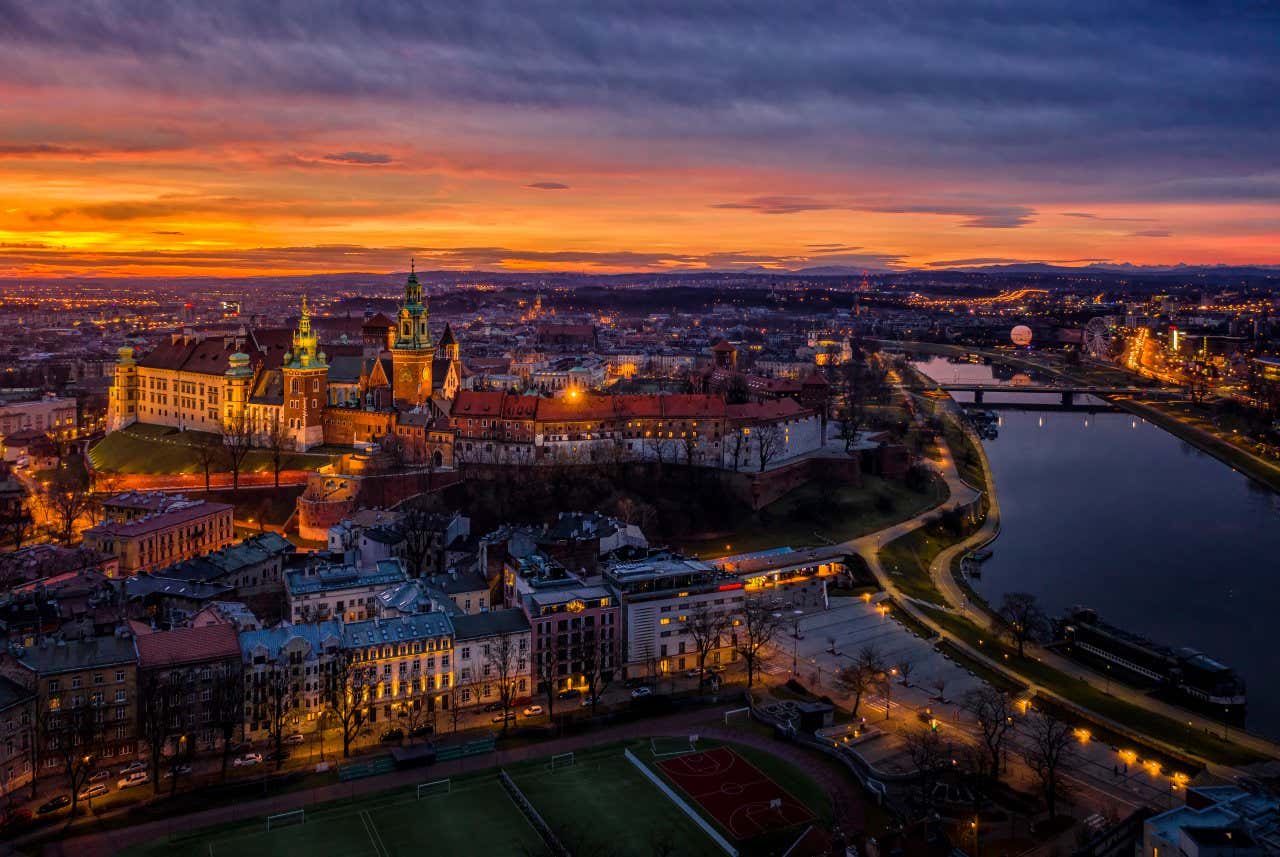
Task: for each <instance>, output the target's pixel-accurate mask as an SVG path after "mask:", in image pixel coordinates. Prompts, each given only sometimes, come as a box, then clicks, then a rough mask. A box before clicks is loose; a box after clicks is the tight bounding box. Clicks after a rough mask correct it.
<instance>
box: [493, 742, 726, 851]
mask: <svg viewBox="0 0 1280 857" xmlns="http://www.w3.org/2000/svg"><path fill="white" fill-rule="evenodd" d="M648 749H649V746H648V742H647V741H646V742H644V743H643V745H642V747H641V745H637V746H635V747H633V748H632V752H634V753H636V754H637V755H639V756H640V758H641V759H642V760H644V761H645V763H646V764H647V765H649V766H650V768H651V769H652V768H653V765H652V763H651V761H650V760H649V759H648V758H646V757H648V756H650V754H649V752H648ZM507 773H509V774H510V775H511V777H512V779H514V780H515V782H516V785H518V786H519V787H520V790H521V791H523V792H524V794H525V796H526V797H527V798H529V801H530V802H531V803H532V804H533V806H534V808H535V809H537V810H538V812H539V813H540V814H541V815H542V817H543V819H544V820H545V821H546V822H547V824H549V825H550V826H551V829H552V830H555V831H556V832H557V835H559V836H561V838H562V839H563V840H564V842H565V845H566V846H567V847H568V848H569V850H570V851H573V852H575V853H592V852H594V851H597V850H602V851H603V850H607V852H608V853H610V854H616V855H619V857H628V855H629V857H649V855H651V854H653V853H655V844H656V841H657V840H656V839H655V837H656V836H657V835H662V836H665V837H666V838H667V839H669V840H670V841H671V842H673V843H675V844H676V848H677V853H679V854H681V855H691V857H716V855H723V853H724V852H723V851H721V850H720V848H719V847H718V846H717V845H716V844H715V843H714V842H712V841H711V838H710V837H709V836H707V835H706V834H705V833H704V832H702V830H700V829H699V828H698V827H697V826H696V825H695V824H694V823H693V822H692V821H690V820H689V819H688V817H687V816H685V815H684V813H682V812H680V811H679V810H678V809H676V807H675V805H674V804H672V802H671V799H670V798H668V797H667V796H666V795H664V794H663V793H662V792H661V791H659V790H658V787H657V786H655V785H653V783H651V782H649V781H648V780H647V779H645V778H644V775H643V774H641V773H640V772H639V771H638V770H636V769H635V767H633V766H632V764H631V763H630V762H628V761H627V760H626V758H625V757H624V756H623V755H622V748H621V747H619V746H616V745H615V746H611V747H609V748H607V749H604V750H601V751H600V752H596V753H592V754H590V755H586V754H583V753H578V754H577V755H576V757H575V763H574V764H573V766H572V767H568V768H562V769H560V770H557V771H551V770H549V769H548V767H547V761H546V760H545V759H543V760H540V761H537V762H530V763H526V764H523V765H518V766H515V767H512V768H508V769H507ZM472 853H482V852H479V851H476V852H472Z"/></svg>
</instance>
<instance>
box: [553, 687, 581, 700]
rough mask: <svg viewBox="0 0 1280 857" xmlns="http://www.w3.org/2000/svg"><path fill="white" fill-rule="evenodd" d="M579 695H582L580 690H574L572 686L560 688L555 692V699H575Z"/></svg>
mask: <svg viewBox="0 0 1280 857" xmlns="http://www.w3.org/2000/svg"><path fill="white" fill-rule="evenodd" d="M580 696H582V691H580V690H575V689H574V688H572V687H571V688H569V689H568V690H562V691H560V692H559V693H557V694H556V698H557V699H577V698H578V697H580Z"/></svg>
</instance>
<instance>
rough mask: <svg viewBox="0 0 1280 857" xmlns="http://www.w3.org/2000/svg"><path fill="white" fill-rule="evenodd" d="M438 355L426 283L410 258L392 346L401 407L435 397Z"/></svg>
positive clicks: (394, 389) (395, 391) (409, 407)
mask: <svg viewBox="0 0 1280 857" xmlns="http://www.w3.org/2000/svg"><path fill="white" fill-rule="evenodd" d="M435 356H436V348H435V345H433V344H432V342H431V332H430V331H429V330H428V329H427V304H426V300H425V299H424V298H423V296H422V284H421V283H419V282H418V273H417V271H416V270H415V269H414V267H413V263H412V262H410V263H409V279H408V280H406V281H405V284H404V303H403V304H401V306H400V311H399V312H398V313H396V336H395V342H394V343H392V346H391V375H392V378H391V395H392V397H393V399H394V400H395V405H396V407H397V408H400V409H402V410H412V409H413V408H417V407H420V406H422V405H425V404H426V403H427V401H428V400H429V399H430V398H431V363H432V361H433V360H435Z"/></svg>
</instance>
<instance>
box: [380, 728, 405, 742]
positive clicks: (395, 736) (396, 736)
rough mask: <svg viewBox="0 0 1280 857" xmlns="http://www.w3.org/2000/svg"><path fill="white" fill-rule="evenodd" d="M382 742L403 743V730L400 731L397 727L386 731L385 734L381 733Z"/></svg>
mask: <svg viewBox="0 0 1280 857" xmlns="http://www.w3.org/2000/svg"><path fill="white" fill-rule="evenodd" d="M382 740H383V741H403V740H404V730H403V729H401V728H400V727H399V726H397V727H395V728H393V729H388V730H387V731H386V732H383V733H382Z"/></svg>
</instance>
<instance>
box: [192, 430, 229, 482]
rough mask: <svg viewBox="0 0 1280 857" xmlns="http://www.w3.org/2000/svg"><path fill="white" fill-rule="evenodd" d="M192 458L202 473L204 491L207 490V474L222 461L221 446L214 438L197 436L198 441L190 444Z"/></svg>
mask: <svg viewBox="0 0 1280 857" xmlns="http://www.w3.org/2000/svg"><path fill="white" fill-rule="evenodd" d="M191 453H192V457H194V458H195V460H196V463H197V464H199V465H200V469H201V470H202V471H204V490H205V491H208V490H209V474H210V472H211V471H212V470H213V468H214V466H215V465H217V464H218V463H219V462H220V461H221V460H222V444H220V443H218V441H217V439H216V438H214V437H209V436H206V435H203V434H201V435H198V440H196V441H195V442H194V443H192V444H191Z"/></svg>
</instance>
